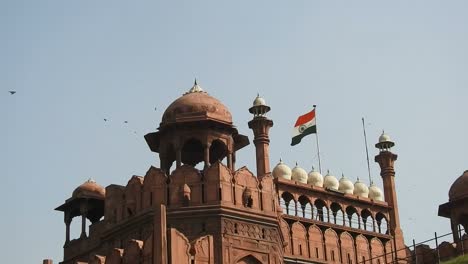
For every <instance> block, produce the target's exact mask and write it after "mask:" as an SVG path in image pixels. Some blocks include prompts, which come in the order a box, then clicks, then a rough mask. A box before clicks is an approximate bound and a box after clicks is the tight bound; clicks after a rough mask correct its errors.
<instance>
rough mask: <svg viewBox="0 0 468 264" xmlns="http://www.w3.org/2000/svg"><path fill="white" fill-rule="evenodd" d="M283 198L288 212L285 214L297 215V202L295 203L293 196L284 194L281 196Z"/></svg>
mask: <svg viewBox="0 0 468 264" xmlns="http://www.w3.org/2000/svg"><path fill="white" fill-rule="evenodd" d="M281 198H282V199H283V200H284V203H285V206H286V211H284V212H283V213H286V214H287V215H296V201H294V197H293V196H292V194H290V193H288V192H284V193H283V194H282V195H281Z"/></svg>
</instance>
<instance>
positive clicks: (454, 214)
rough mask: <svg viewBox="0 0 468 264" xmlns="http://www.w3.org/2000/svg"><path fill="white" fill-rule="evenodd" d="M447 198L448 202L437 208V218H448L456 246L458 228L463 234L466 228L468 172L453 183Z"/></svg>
mask: <svg viewBox="0 0 468 264" xmlns="http://www.w3.org/2000/svg"><path fill="white" fill-rule="evenodd" d="M448 196H449V201H448V202H447V203H444V204H441V205H440V206H439V216H442V217H446V218H450V223H451V227H452V233H453V239H454V242H455V243H457V244H458V243H459V242H460V241H461V232H460V230H461V228H460V226H463V229H464V230H465V232H466V230H467V228H468V207H467V206H466V205H467V204H468V170H465V172H463V174H462V175H461V176H460V177H458V178H457V179H456V180H455V181H454V182H453V184H452V186H451V187H450V190H449V193H448ZM460 250H461V249H460Z"/></svg>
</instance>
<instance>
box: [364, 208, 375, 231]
mask: <svg viewBox="0 0 468 264" xmlns="http://www.w3.org/2000/svg"><path fill="white" fill-rule="evenodd" d="M361 219H362V228H363V229H364V230H368V231H375V230H374V219H373V218H372V214H371V212H370V211H369V210H368V209H364V210H362V212H361Z"/></svg>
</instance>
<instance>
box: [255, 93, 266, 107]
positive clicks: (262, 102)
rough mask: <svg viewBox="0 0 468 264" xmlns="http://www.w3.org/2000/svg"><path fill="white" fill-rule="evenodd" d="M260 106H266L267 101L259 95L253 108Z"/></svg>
mask: <svg viewBox="0 0 468 264" xmlns="http://www.w3.org/2000/svg"><path fill="white" fill-rule="evenodd" d="M259 105H266V102H265V99H263V98H262V97H260V95H259V94H257V97H256V98H255V100H254V102H253V106H259Z"/></svg>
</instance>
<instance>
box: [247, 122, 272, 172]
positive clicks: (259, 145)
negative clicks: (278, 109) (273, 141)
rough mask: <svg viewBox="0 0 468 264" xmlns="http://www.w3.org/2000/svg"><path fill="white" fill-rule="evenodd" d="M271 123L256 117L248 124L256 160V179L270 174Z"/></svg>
mask: <svg viewBox="0 0 468 264" xmlns="http://www.w3.org/2000/svg"><path fill="white" fill-rule="evenodd" d="M272 126H273V121H271V120H270V119H268V118H266V117H264V116H256V117H254V119H253V120H251V121H250V122H249V128H250V129H252V130H253V133H254V140H253V142H254V144H255V154H256V155H255V156H256V160H257V177H258V178H262V177H263V176H265V174H267V173H270V150H269V146H270V137H269V131H270V128H271V127H272Z"/></svg>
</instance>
